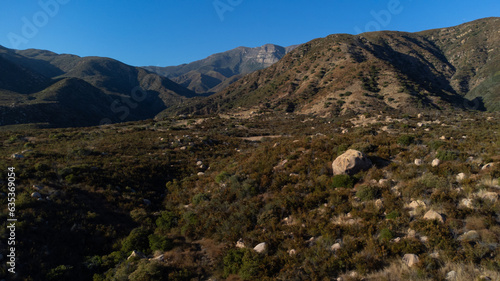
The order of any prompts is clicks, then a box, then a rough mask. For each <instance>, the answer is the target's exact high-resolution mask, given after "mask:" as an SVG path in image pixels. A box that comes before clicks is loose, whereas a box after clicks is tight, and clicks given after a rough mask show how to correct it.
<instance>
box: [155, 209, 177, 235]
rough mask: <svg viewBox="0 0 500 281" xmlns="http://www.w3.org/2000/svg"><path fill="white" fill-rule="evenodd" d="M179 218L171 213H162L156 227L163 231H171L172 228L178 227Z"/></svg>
mask: <svg viewBox="0 0 500 281" xmlns="http://www.w3.org/2000/svg"><path fill="white" fill-rule="evenodd" d="M178 220H179V217H178V216H177V215H176V214H175V213H174V212H171V211H163V212H161V216H160V217H159V218H158V219H156V226H157V227H158V228H160V229H161V230H163V231H169V230H170V229H171V228H173V227H176V226H177V223H178Z"/></svg>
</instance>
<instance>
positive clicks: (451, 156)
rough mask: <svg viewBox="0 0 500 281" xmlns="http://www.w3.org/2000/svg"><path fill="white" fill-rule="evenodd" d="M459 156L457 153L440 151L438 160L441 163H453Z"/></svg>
mask: <svg viewBox="0 0 500 281" xmlns="http://www.w3.org/2000/svg"><path fill="white" fill-rule="evenodd" d="M458 156H459V154H458V152H456V151H450V150H439V151H438V153H437V156H436V158H437V159H439V160H441V161H453V160H456V159H457V158H458Z"/></svg>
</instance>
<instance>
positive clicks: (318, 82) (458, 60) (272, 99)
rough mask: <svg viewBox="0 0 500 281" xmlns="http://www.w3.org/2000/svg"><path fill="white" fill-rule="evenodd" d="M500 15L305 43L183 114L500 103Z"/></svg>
mask: <svg viewBox="0 0 500 281" xmlns="http://www.w3.org/2000/svg"><path fill="white" fill-rule="evenodd" d="M499 44H500V18H486V19H481V20H477V21H473V22H469V23H465V24H462V25H459V26H455V27H450V28H442V29H435V30H428V31H423V32H417V33H408V32H395V31H381V32H370V33H363V34H359V35H349V34H334V35H330V36H328V37H326V38H320V39H315V40H312V41H310V42H308V43H305V44H302V45H300V46H299V47H297V48H296V49H294V50H293V51H291V52H290V53H289V54H287V55H286V56H284V57H283V58H282V59H281V60H280V61H279V62H277V63H275V64H273V65H272V66H270V67H268V68H266V69H263V70H259V71H256V72H254V73H251V74H249V75H247V76H245V77H243V78H241V79H239V80H238V81H237V82H235V83H234V84H232V85H231V86H229V87H228V88H226V89H224V90H222V91H220V92H218V93H216V94H214V95H212V96H210V97H208V98H206V99H203V100H198V99H194V100H191V101H189V102H188V103H187V104H184V105H183V106H182V107H171V108H170V111H169V114H172V110H174V112H176V113H197V114H211V113H216V112H223V111H228V110H243V109H245V108H246V109H255V110H284V111H288V112H297V113H304V114H316V115H320V116H329V115H337V114H346V113H349V112H352V113H362V112H369V111H377V112H378V111H380V110H399V111H402V112H409V111H411V112H419V111H421V110H423V109H436V110H442V109H457V108H461V109H467V110H470V109H475V110H491V111H493V110H499V109H500V91H499V90H500V88H499V85H500V50H499V49H498V46H499Z"/></svg>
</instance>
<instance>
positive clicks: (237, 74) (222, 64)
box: [144, 44, 297, 94]
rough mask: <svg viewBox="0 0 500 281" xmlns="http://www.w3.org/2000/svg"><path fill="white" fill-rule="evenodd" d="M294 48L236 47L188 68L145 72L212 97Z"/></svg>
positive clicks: (148, 68)
mask: <svg viewBox="0 0 500 281" xmlns="http://www.w3.org/2000/svg"><path fill="white" fill-rule="evenodd" d="M296 47H297V45H293V46H289V47H281V46H278V45H274V44H266V45H264V46H261V47H257V48H248V47H238V48H235V49H232V50H229V51H226V52H223V53H217V54H214V55H211V56H209V57H207V58H205V59H202V60H198V61H195V62H192V63H189V64H181V65H178V66H168V67H155V66H147V67H144V68H145V69H147V70H149V71H152V72H155V73H157V74H160V75H162V76H165V77H167V78H169V79H172V80H173V81H174V82H177V83H179V84H180V85H182V86H184V87H186V88H188V89H190V90H192V91H195V92H196V93H200V94H206V93H215V92H218V91H220V90H222V89H224V88H226V87H227V86H229V84H231V83H232V82H234V81H236V80H238V79H239V78H241V77H243V76H244V75H245V74H248V73H252V72H254V71H256V70H260V69H263V68H266V67H269V66H271V65H273V64H274V63H276V62H278V61H279V60H280V59H281V58H282V57H283V56H285V55H286V54H287V53H289V52H290V51H292V50H293V49H295V48H296Z"/></svg>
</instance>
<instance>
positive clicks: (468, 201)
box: [460, 198, 474, 209]
mask: <svg viewBox="0 0 500 281" xmlns="http://www.w3.org/2000/svg"><path fill="white" fill-rule="evenodd" d="M473 202H474V200H472V199H469V198H464V199H462V201H460V205H461V206H464V207H466V208H469V209H474V204H473Z"/></svg>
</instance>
